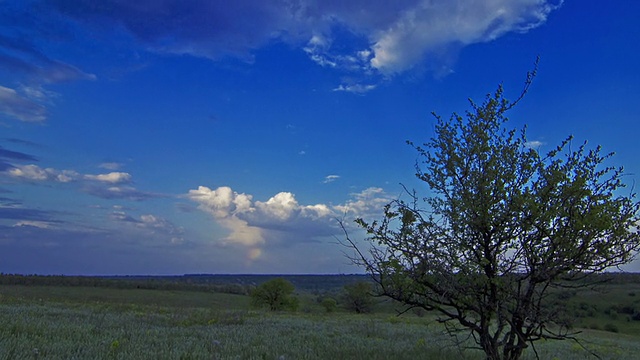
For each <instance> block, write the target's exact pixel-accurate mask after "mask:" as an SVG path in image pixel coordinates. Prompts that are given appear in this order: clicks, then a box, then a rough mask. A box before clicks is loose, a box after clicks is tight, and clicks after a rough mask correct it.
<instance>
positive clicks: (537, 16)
mask: <svg viewBox="0 0 640 360" xmlns="http://www.w3.org/2000/svg"><path fill="white" fill-rule="evenodd" d="M49 2H50V3H51V4H52V5H53V6H54V7H56V8H57V9H58V10H59V11H61V12H62V13H64V14H66V15H69V16H71V17H73V18H75V19H77V20H79V21H80V22H86V23H97V22H94V21H93V19H96V18H100V19H101V20H102V21H101V23H102V24H108V23H105V20H107V19H110V20H111V21H113V22H114V23H118V24H119V25H121V26H123V27H124V28H125V29H127V30H128V31H129V33H130V34H131V35H132V36H134V37H135V38H136V39H137V40H138V41H139V42H141V43H143V44H144V45H145V46H146V48H147V49H151V50H152V51H155V52H162V53H172V54H180V55H182V54H189V55H193V56H199V57H206V58H210V59H214V60H218V59H220V58H222V57H225V56H235V57H239V58H242V59H245V60H247V61H253V56H252V52H253V51H254V50H256V49H258V48H260V47H262V46H265V45H266V44H269V43H273V42H274V41H282V42H287V43H289V44H293V45H294V46H299V47H301V48H302V50H303V51H304V52H305V53H307V55H308V56H309V58H310V59H311V60H312V61H314V62H315V63H317V64H319V65H320V66H323V67H327V68H333V69H337V70H340V71H353V72H359V73H362V74H371V73H376V72H377V73H378V74H382V75H385V76H390V75H393V74H397V73H401V72H404V71H407V70H409V69H411V68H413V67H415V66H416V65H417V64H420V63H421V62H423V61H424V60H425V59H427V58H430V59H432V60H433V59H434V58H437V57H438V56H439V54H443V53H445V52H447V51H449V49H451V48H459V47H462V46H466V45H469V44H474V43H479V42H487V41H492V40H494V39H497V38H499V37H500V36H503V35H504V34H506V33H509V32H521V33H522V32H527V31H529V30H531V29H533V28H535V27H537V26H540V25H541V24H543V23H544V22H545V21H546V19H547V17H548V16H549V14H550V13H551V12H552V11H553V10H554V9H556V8H557V7H558V6H560V5H561V2H560V4H558V2H557V1H555V2H551V1H546V0H493V1H485V0H471V1H469V0H437V1H433V0H410V1H401V2H395V1H392V2H390V1H384V0H354V1H347V2H340V1H337V2H336V1H319V0H304V1H303V0H293V1H258V0H240V1H233V2H225V4H224V5H223V6H220V5H219V4H213V3H211V2H208V1H187V2H184V1H179V0H169V1H162V2H158V1H151V0H143V1H141V2H140V1H138V2H136V5H132V4H130V3H127V2H120V1H115V0H106V1H102V2H101V6H96V5H95V2H94V1H91V0H76V1H72V2H69V1H60V0H51V1H49ZM228 19H243V21H229V20H228ZM338 29H340V30H338ZM345 37H346V38H347V39H346V40H345ZM444 58H446V56H444Z"/></svg>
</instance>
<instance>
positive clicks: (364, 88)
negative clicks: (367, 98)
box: [333, 84, 376, 94]
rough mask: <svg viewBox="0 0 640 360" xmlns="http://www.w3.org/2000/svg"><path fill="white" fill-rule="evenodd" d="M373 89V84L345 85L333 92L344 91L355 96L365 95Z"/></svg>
mask: <svg viewBox="0 0 640 360" xmlns="http://www.w3.org/2000/svg"><path fill="white" fill-rule="evenodd" d="M375 88H376V85H373V84H369V85H363V84H352V85H345V84H341V85H339V86H338V87H337V88H335V89H333V91H346V92H350V93H355V94H364V93H366V92H368V91H371V90H373V89H375Z"/></svg>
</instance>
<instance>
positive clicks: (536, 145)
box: [524, 140, 544, 149]
mask: <svg viewBox="0 0 640 360" xmlns="http://www.w3.org/2000/svg"><path fill="white" fill-rule="evenodd" d="M542 145H544V143H543V142H542V141H538V140H531V141H527V142H526V143H524V146H526V147H528V148H530V149H537V148H539V147H540V146H542Z"/></svg>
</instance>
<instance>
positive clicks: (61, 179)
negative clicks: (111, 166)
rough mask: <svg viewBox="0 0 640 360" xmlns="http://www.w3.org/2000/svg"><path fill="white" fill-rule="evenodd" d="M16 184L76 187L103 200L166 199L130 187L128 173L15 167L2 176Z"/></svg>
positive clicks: (28, 166) (30, 165) (25, 166)
mask: <svg viewBox="0 0 640 360" xmlns="http://www.w3.org/2000/svg"><path fill="white" fill-rule="evenodd" d="M0 175H4V176H6V177H9V178H11V179H14V180H17V181H26V182H31V183H38V182H53V183H75V184H78V189H79V190H80V191H83V192H85V193H88V194H91V195H94V196H97V197H100V198H103V199H127V200H136V201H141V200H146V199H152V198H158V197H162V196H163V195H160V194H154V193H149V192H144V191H140V190H138V189H136V188H135V187H133V186H131V185H130V184H131V183H132V176H131V175H130V174H129V173H125V172H110V173H105V174H96V175H94V174H81V173H79V172H77V171H75V170H58V169H54V168H42V167H40V166H38V165H33V164H29V165H19V164H14V165H11V166H10V167H8V168H7V169H5V170H4V171H2V172H0Z"/></svg>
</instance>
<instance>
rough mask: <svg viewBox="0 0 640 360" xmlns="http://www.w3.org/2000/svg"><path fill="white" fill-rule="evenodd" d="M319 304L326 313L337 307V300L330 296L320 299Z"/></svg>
mask: <svg viewBox="0 0 640 360" xmlns="http://www.w3.org/2000/svg"><path fill="white" fill-rule="evenodd" d="M321 305H322V307H323V308H324V309H325V310H326V311H327V312H328V313H331V312H334V311H336V309H337V308H338V302H337V301H336V300H335V299H333V298H330V297H326V298H324V299H322V303H321Z"/></svg>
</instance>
